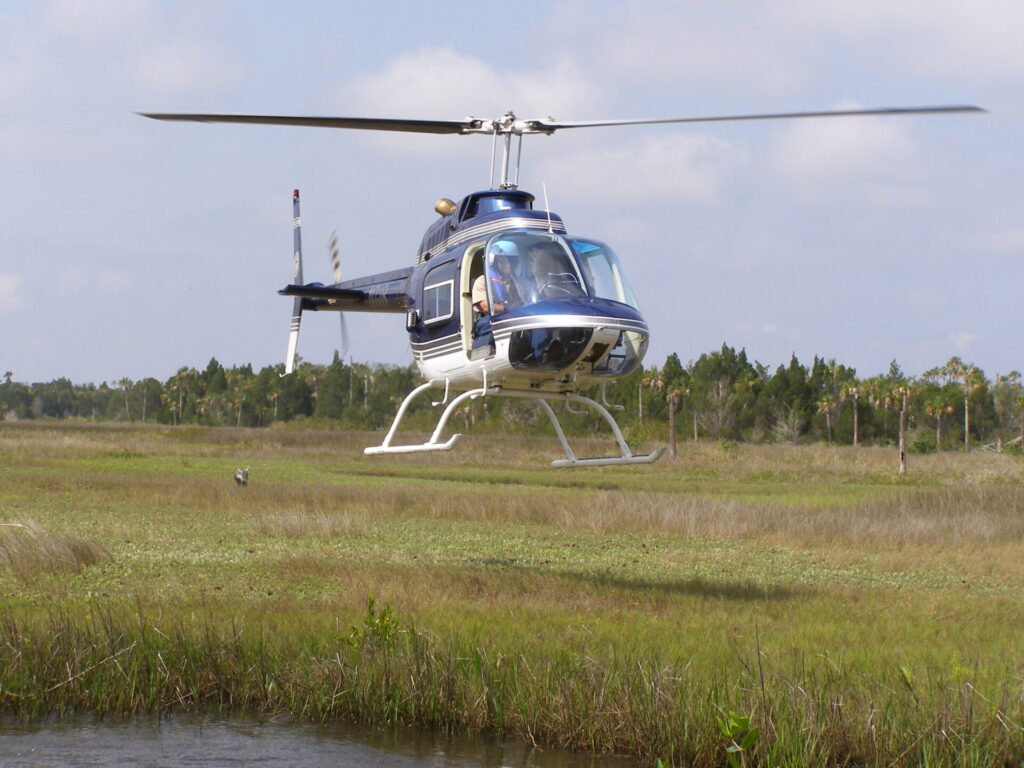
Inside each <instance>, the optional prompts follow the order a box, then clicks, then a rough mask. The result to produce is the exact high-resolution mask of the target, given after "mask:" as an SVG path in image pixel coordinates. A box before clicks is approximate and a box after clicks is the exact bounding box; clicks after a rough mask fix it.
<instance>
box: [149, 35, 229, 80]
mask: <svg viewBox="0 0 1024 768" xmlns="http://www.w3.org/2000/svg"><path fill="white" fill-rule="evenodd" d="M235 71H236V67H235V65H234V64H232V63H229V62H226V61H224V60H223V59H222V58H221V57H220V56H219V55H218V54H217V53H216V52H215V51H214V50H212V49H211V48H210V47H209V46H208V45H206V44H204V43H202V42H200V41H198V40H186V39H178V40H171V41H167V42H161V43H157V44H155V45H153V46H151V47H148V48H147V49H146V50H144V51H142V52H140V53H139V54H138V57H137V58H136V61H135V74H136V77H137V78H138V80H139V82H140V83H141V84H142V85H143V86H145V87H147V88H150V89H153V90H156V91H165V92H170V91H190V90H201V89H204V88H207V87H209V86H214V87H219V86H221V85H223V84H225V83H227V82H230V80H231V79H232V78H233V77H234V75H235Z"/></svg>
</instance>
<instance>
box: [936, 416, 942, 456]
mask: <svg viewBox="0 0 1024 768" xmlns="http://www.w3.org/2000/svg"><path fill="white" fill-rule="evenodd" d="M935 450H936V451H941V450H942V413H941V412H940V413H939V415H938V416H936V417H935Z"/></svg>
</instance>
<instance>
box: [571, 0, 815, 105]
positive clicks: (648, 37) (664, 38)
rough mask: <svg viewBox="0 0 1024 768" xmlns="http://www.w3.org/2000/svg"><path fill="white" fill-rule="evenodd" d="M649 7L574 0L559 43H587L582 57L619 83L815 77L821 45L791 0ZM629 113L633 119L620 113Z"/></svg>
mask: <svg viewBox="0 0 1024 768" xmlns="http://www.w3.org/2000/svg"><path fill="white" fill-rule="evenodd" d="M644 6H645V9H646V11H647V12H634V6H632V5H629V4H624V3H614V4H611V5H610V7H608V8H605V9H603V10H602V9H598V8H596V7H595V6H594V5H593V4H584V3H575V4H571V5H569V6H567V7H566V8H563V9H561V10H560V12H559V13H556V15H555V22H554V23H555V24H557V27H558V29H559V30H560V35H559V40H562V41H564V40H577V41H580V42H585V45H581V46H579V50H580V52H581V56H587V54H590V56H589V59H590V60H589V65H590V66H591V67H593V68H596V69H598V70H600V71H602V74H603V75H604V76H605V77H609V78H612V79H613V80H616V81H622V80H633V79H635V78H636V77H644V78H647V79H653V80H656V81H659V82H669V83H671V84H672V86H673V87H676V88H678V87H679V86H681V85H682V86H697V87H699V88H714V89H721V88H728V89H740V90H742V91H749V90H750V89H751V88H755V89H758V90H768V91H787V90H793V89H795V88H797V87H800V86H802V85H804V84H806V82H807V81H808V79H809V78H810V77H811V76H812V73H813V69H812V68H809V67H808V66H807V58H808V56H812V57H816V56H817V51H819V50H820V46H818V45H816V44H815V41H813V40H812V39H811V38H808V37H807V36H806V35H803V34H802V26H801V25H800V24H799V18H794V17H795V16H797V14H793V13H791V12H789V11H788V9H787V7H786V5H785V4H782V5H780V4H778V3H767V2H761V3H756V2H755V3H744V4H743V5H742V6H734V7H732V9H731V12H725V13H722V12H720V11H719V7H718V4H715V3H699V2H688V3H679V2H660V3H645V4H644ZM622 117H628V116H622Z"/></svg>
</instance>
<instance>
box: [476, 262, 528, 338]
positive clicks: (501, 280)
mask: <svg viewBox="0 0 1024 768" xmlns="http://www.w3.org/2000/svg"><path fill="white" fill-rule="evenodd" d="M517 253H518V251H517V249H516V246H515V245H514V244H513V243H509V242H497V243H495V244H494V245H492V246H491V255H490V259H489V264H488V267H487V270H486V274H483V275H479V276H478V277H477V278H476V280H474V281H473V290H472V302H473V309H474V310H475V311H476V315H477V320H476V335H477V336H480V335H481V334H484V333H486V332H487V331H488V330H489V328H488V326H489V325H490V322H489V320H488V319H487V318H488V317H489V316H490V315H493V314H496V313H499V312H504V311H505V310H507V309H512V308H514V307H518V306H521V305H522V303H523V299H522V296H521V295H520V293H519V287H518V286H517V285H516V279H515V275H514V274H513V273H512V264H511V262H510V261H509V257H510V256H515V255H517ZM488 282H489V283H490V287H491V294H490V299H489V298H488V296H487V284H488Z"/></svg>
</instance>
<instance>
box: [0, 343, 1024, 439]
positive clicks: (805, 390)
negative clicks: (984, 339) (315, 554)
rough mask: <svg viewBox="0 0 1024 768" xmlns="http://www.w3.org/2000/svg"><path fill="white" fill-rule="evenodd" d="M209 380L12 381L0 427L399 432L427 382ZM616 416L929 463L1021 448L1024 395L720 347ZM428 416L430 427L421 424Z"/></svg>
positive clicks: (658, 378) (626, 424)
mask: <svg viewBox="0 0 1024 768" xmlns="http://www.w3.org/2000/svg"><path fill="white" fill-rule="evenodd" d="M283 372H284V369H283V366H281V365H277V366H266V367H264V368H262V369H261V370H260V371H259V372H254V371H253V369H252V366H250V365H243V366H237V367H232V368H225V367H224V366H223V365H221V364H220V363H219V362H218V361H217V360H216V359H211V360H210V362H209V363H208V364H207V366H206V367H205V369H202V370H199V369H197V368H192V367H183V368H181V369H179V370H178V371H177V373H175V374H174V375H173V376H171V377H170V378H169V379H167V380H166V381H160V380H158V379H155V378H146V379H142V380H141V381H133V380H132V379H129V378H122V379H119V380H117V381H111V382H103V383H100V384H74V383H72V382H71V381H70V380H68V379H67V378H60V379H56V380H54V381H50V382H45V383H33V384H28V383H22V382H18V381H15V379H14V374H13V373H12V372H10V371H8V372H6V373H5V374H4V377H3V382H2V383H0V419H7V420H15V419H84V420H91V421H105V422H140V423H156V424H202V425H211V426H225V425H231V426H246V427H265V426H269V425H271V424H275V423H280V422H292V421H297V420H306V419H322V420H331V421H337V422H340V423H343V424H344V425H346V426H350V427H356V428H366V429H379V428H381V427H384V426H387V424H389V423H390V421H391V419H392V417H393V416H394V413H395V410H396V408H397V407H398V405H399V404H400V403H401V401H402V399H403V398H404V397H405V395H406V394H407V393H408V392H409V391H410V390H411V389H412V388H413V387H414V386H416V384H417V383H419V382H420V378H419V375H418V373H417V372H416V370H415V368H414V367H413V366H407V367H401V366H393V365H380V364H377V365H371V364H364V363H347V364H346V363H345V362H344V361H342V360H341V359H339V358H338V356H337V355H335V359H334V360H333V361H332V362H331V363H330V364H328V365H317V364H313V363H308V362H302V363H301V364H300V365H299V366H298V368H297V370H296V372H295V373H293V374H292V375H289V376H282V374H283ZM589 394H591V396H593V397H595V398H597V399H598V400H601V399H602V398H606V402H608V403H610V404H611V405H613V406H614V407H615V408H616V409H617V411H616V417H617V418H618V420H619V422H620V424H621V425H622V426H623V428H624V430H625V431H626V433H627V436H633V437H637V438H639V437H641V436H657V435H664V434H665V430H666V428H668V429H669V435H670V437H671V436H675V438H677V439H700V438H715V439H724V440H736V441H749V442H757V443H769V442H784V443H800V442H821V443H834V444H847V445H861V444H896V443H901V444H902V445H903V446H904V448H906V449H908V450H911V451H917V452H927V451H935V450H950V449H972V448H977V447H982V446H992V445H995V446H998V447H1003V446H1016V447H1018V448H1019V447H1020V445H1021V438H1022V435H1024V383H1022V378H1021V374H1020V373H1019V372H1017V371H1011V372H1010V373H1007V374H1005V375H996V376H994V377H993V378H989V377H987V376H986V375H985V372H984V371H982V370H981V369H980V368H978V367H977V366H975V365H973V364H971V363H967V362H964V361H963V360H961V359H960V358H958V357H954V358H952V359H950V360H949V361H948V362H947V363H945V364H944V365H941V366H937V367H935V368H932V369H930V370H928V371H925V372H923V373H921V374H919V375H917V376H908V375H906V374H904V372H903V371H902V370H901V368H900V367H899V365H898V364H897V363H896V362H895V361H893V362H892V363H891V364H890V366H889V370H888V371H887V372H886V373H885V374H882V375H877V376H872V377H868V378H858V377H857V375H856V371H855V370H854V369H853V368H851V367H849V366H846V365H843V364H841V363H837V362H836V361H835V360H826V359H823V358H819V357H815V358H814V359H813V361H812V362H811V363H810V365H805V364H803V363H801V362H800V361H799V360H798V359H797V358H796V356H795V355H794V356H793V357H792V358H791V359H790V361H789V363H788V364H787V365H779V366H777V367H776V368H775V369H774V370H772V369H770V368H769V367H768V366H765V365H762V364H761V363H758V362H756V361H753V362H752V361H750V360H749V359H748V358H747V355H746V352H745V351H744V350H742V349H741V350H739V351H737V350H735V349H734V348H732V347H729V346H728V345H724V344H723V345H722V348H721V349H720V350H716V351H713V352H707V353H705V354H702V355H701V356H700V357H699V358H697V359H696V360H691V361H690V362H688V363H687V364H685V365H683V364H682V362H681V361H680V359H679V357H678V355H676V354H672V355H670V356H669V357H668V359H667V360H666V361H665V362H664V364H663V365H661V366H657V367H648V368H644V369H638V370H636V371H634V372H633V373H632V374H630V375H629V376H626V377H624V378H622V379H620V380H618V381H616V382H614V383H611V384H609V385H608V386H607V387H606V390H605V392H604V393H603V394H602V393H599V392H597V391H594V392H591V393H589ZM435 413H436V412H435V411H433V409H431V407H430V403H429V399H428V398H426V397H425V398H422V399H421V400H420V401H418V402H416V403H414V406H413V408H411V409H410V418H411V419H412V421H411V423H410V425H411V426H413V427H415V426H417V418H418V419H419V425H420V426H423V427H424V428H426V426H427V425H429V424H430V420H431V419H432V418H433V417H434V415H435ZM417 414H419V416H418V417H417ZM538 416H539V414H538V411H537V410H536V407H535V406H534V405H533V404H531V403H528V402H524V401H518V400H506V399H495V398H481V399H480V400H477V401H474V402H473V403H472V404H471V405H470V406H468V407H467V408H465V409H464V412H463V413H462V414H461V416H460V418H463V419H465V421H466V422H467V423H468V424H472V423H477V422H478V421H480V420H484V421H494V422H499V423H501V424H502V425H503V427H502V428H508V427H509V426H513V427H515V428H518V429H522V430H525V431H530V430H542V429H547V428H548V427H547V425H546V421H547V420H546V419H545V418H543V417H542V416H541V417H540V418H539V417H538ZM563 424H564V425H565V426H566V427H567V429H569V430H571V431H583V430H600V429H602V428H603V424H602V422H601V420H600V417H598V416H596V415H594V414H573V413H566V414H565V416H564V417H563Z"/></svg>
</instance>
